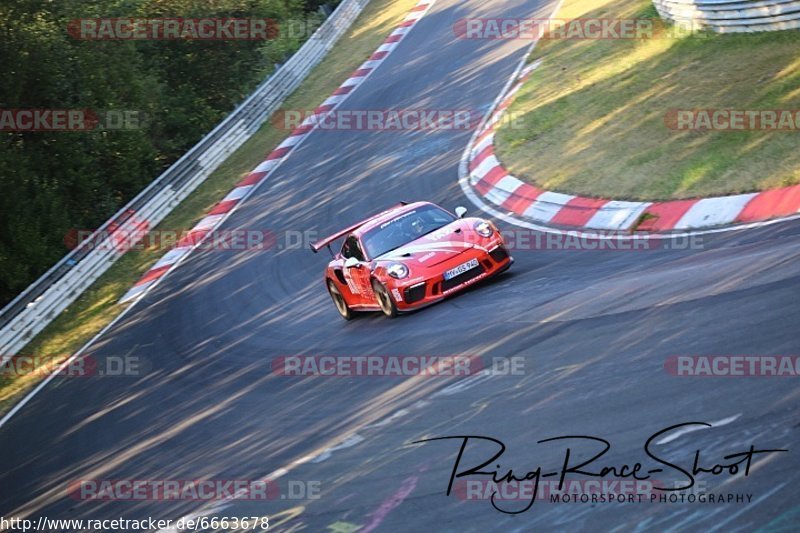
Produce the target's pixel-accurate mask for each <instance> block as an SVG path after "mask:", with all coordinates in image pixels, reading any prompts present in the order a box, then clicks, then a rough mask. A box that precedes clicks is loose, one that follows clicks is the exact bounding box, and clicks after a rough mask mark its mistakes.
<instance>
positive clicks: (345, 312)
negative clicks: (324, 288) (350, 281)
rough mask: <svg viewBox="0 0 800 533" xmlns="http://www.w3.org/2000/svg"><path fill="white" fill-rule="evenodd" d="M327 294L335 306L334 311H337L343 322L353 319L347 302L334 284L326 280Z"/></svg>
mask: <svg viewBox="0 0 800 533" xmlns="http://www.w3.org/2000/svg"><path fill="white" fill-rule="evenodd" d="M328 292H329V293H330V295H331V300H333V304H334V305H335V306H336V310H337V311H339V314H340V315H342V318H344V319H345V320H350V319H351V318H353V311H352V310H351V309H350V308H349V307H348V306H347V302H345V301H344V296H342V293H341V292H340V291H339V288H338V287H336V284H335V283H334V282H332V281H331V280H328Z"/></svg>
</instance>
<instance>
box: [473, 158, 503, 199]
mask: <svg viewBox="0 0 800 533" xmlns="http://www.w3.org/2000/svg"><path fill="white" fill-rule="evenodd" d="M506 176H508V171H507V170H506V169H504V168H503V167H502V166H500V165H497V166H496V167H494V168H493V169H492V170H490V171H489V172H487V173H486V175H485V176H484V177H483V179H481V180H480V181H479V182H478V183H477V184H476V185H475V188H476V189H477V190H478V192H480V193H481V194H482V195H484V196H486V194H487V193H488V192H489V191H490V190H492V188H493V187H494V186H495V185H496V184H497V182H498V181H500V180H501V179H503V178H505V177H506Z"/></svg>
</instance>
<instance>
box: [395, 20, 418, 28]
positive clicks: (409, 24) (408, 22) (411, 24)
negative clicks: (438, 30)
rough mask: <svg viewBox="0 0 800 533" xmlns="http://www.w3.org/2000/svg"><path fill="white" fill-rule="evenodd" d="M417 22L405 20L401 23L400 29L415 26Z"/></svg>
mask: <svg viewBox="0 0 800 533" xmlns="http://www.w3.org/2000/svg"><path fill="white" fill-rule="evenodd" d="M415 22H416V20H404V21H403V22H401V23H400V25H399V26H398V28H408V27H409V26H413V25H414V23H415Z"/></svg>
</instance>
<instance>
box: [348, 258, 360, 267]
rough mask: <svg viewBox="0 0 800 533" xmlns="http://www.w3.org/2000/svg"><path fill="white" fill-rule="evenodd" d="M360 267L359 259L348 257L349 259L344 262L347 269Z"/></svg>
mask: <svg viewBox="0 0 800 533" xmlns="http://www.w3.org/2000/svg"><path fill="white" fill-rule="evenodd" d="M359 265H360V263H359V262H358V259H356V258H355V257H348V258H347V259H345V260H344V267H345V268H358V267H359Z"/></svg>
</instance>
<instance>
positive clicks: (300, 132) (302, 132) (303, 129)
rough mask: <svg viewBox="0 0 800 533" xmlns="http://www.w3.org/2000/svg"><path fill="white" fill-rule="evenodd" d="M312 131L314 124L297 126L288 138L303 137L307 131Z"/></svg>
mask: <svg viewBox="0 0 800 533" xmlns="http://www.w3.org/2000/svg"><path fill="white" fill-rule="evenodd" d="M313 129H314V124H313V123H312V124H306V125H305V126H298V127H296V128H295V129H294V131H293V132H292V134H291V135H290V137H294V136H296V135H305V134H306V133H308V132H309V131H311V130H313Z"/></svg>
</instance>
